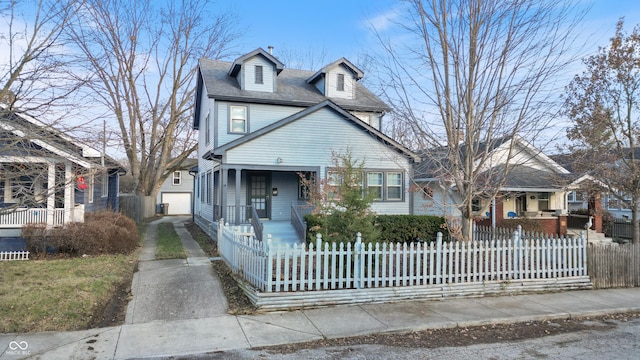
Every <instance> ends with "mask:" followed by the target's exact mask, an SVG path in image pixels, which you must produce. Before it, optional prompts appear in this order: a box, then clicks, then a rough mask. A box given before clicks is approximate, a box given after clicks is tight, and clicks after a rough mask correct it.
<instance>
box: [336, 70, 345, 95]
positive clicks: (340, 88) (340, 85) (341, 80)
mask: <svg viewBox="0 0 640 360" xmlns="http://www.w3.org/2000/svg"><path fill="white" fill-rule="evenodd" d="M337 75H338V78H337V81H336V90H337V91H344V74H337Z"/></svg>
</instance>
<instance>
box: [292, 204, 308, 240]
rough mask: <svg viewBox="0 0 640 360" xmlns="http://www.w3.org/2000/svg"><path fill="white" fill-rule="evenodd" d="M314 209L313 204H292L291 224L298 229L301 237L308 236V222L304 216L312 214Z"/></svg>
mask: <svg viewBox="0 0 640 360" xmlns="http://www.w3.org/2000/svg"><path fill="white" fill-rule="evenodd" d="M312 211H313V205H296V204H291V225H293V228H294V229H296V233H297V234H298V238H299V239H305V238H306V237H307V222H306V221H304V216H305V215H307V214H311V212H312Z"/></svg>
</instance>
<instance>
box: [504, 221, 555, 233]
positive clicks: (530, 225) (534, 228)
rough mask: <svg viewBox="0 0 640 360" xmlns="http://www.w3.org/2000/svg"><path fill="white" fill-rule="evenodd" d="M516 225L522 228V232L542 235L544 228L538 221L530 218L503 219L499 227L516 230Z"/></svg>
mask: <svg viewBox="0 0 640 360" xmlns="http://www.w3.org/2000/svg"><path fill="white" fill-rule="evenodd" d="M518 225H520V226H522V230H524V231H527V232H535V233H541V234H542V233H544V228H543V227H542V224H540V223H539V222H538V221H536V220H534V219H531V218H525V217H523V218H515V219H504V220H503V223H502V225H500V226H501V227H506V228H508V229H514V230H515V229H517V228H518Z"/></svg>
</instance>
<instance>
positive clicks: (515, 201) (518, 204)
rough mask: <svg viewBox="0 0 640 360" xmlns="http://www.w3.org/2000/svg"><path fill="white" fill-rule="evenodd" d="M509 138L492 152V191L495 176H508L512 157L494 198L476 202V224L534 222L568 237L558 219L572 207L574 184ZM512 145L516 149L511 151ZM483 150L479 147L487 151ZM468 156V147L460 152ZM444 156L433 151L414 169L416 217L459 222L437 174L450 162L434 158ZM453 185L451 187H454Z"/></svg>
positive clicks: (522, 143)
mask: <svg viewBox="0 0 640 360" xmlns="http://www.w3.org/2000/svg"><path fill="white" fill-rule="evenodd" d="M511 139H512V138H511V137H505V138H502V139H499V140H498V141H496V142H495V143H494V144H493V145H492V148H491V149H488V151H489V153H490V156H489V158H490V159H491V161H489V163H491V167H490V168H487V169H486V174H487V176H486V178H487V179H489V180H488V181H489V183H488V184H487V185H488V186H489V187H490V186H492V185H491V184H490V182H491V179H492V177H496V176H497V175H496V174H501V173H503V172H504V171H503V170H504V166H506V165H505V161H506V159H507V154H508V152H511V154H512V158H511V160H510V161H509V166H510V169H509V172H508V176H507V177H506V178H505V179H504V182H503V183H502V186H501V187H500V189H499V194H498V196H497V197H496V198H495V199H491V198H489V197H482V196H479V197H478V198H477V199H475V200H474V203H473V210H474V215H475V217H476V218H477V222H479V223H481V224H485V225H489V224H495V225H497V226H500V224H501V223H502V222H503V221H504V220H505V219H509V218H530V219H533V220H535V221H538V222H540V223H541V224H542V226H543V228H544V229H545V231H547V232H549V233H561V234H563V233H564V232H566V221H565V223H564V226H561V221H560V220H559V218H558V216H559V215H563V216H564V215H566V214H567V210H568V202H567V197H566V190H565V188H566V186H567V184H568V183H569V181H570V172H569V171H568V170H567V169H565V168H564V167H562V166H561V165H559V164H558V163H557V162H555V161H554V160H552V159H551V158H550V157H548V156H547V155H545V154H544V153H542V151H540V150H539V149H537V148H535V147H534V146H533V145H531V144H530V143H528V142H527V141H525V140H524V139H522V138H520V137H515V138H513V144H512V142H511ZM512 145H513V147H512ZM483 146H484V145H481V147H483ZM462 149H463V150H462V151H464V146H463V147H462ZM438 153H442V154H446V151H444V149H437V150H434V151H431V152H430V154H431V155H430V157H431V160H429V157H426V158H425V159H424V161H423V162H422V163H421V164H420V166H419V167H418V168H417V170H416V177H415V182H416V186H417V187H418V189H417V190H418V191H415V192H414V202H413V206H414V209H413V212H414V213H415V214H429V215H437V216H445V217H452V218H455V217H460V211H459V210H458V208H457V207H456V204H459V201H457V200H456V198H455V195H454V192H453V190H454V189H452V188H451V187H447V186H443V185H442V181H441V179H440V178H439V177H438V175H437V172H438V170H437V167H436V166H434V164H435V163H437V164H438V166H446V160H445V159H444V158H443V159H438V160H437V161H433V154H438ZM450 186H453V185H450Z"/></svg>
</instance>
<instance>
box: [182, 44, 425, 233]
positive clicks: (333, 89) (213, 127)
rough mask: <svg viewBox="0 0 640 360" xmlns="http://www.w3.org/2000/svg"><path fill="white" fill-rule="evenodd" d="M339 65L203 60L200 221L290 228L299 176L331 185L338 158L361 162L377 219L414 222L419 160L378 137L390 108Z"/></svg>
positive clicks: (264, 57) (256, 58)
mask: <svg viewBox="0 0 640 360" xmlns="http://www.w3.org/2000/svg"><path fill="white" fill-rule="evenodd" d="M363 76H364V74H363V72H362V70H360V69H358V67H356V66H355V65H354V64H352V63H351V62H349V61H348V60H347V59H344V58H341V59H339V60H337V61H335V62H332V63H331V64H329V65H327V66H325V67H323V68H322V69H320V70H318V71H305V70H296V69H286V68H285V66H284V64H283V63H281V62H280V61H279V60H278V59H277V58H276V57H274V56H273V55H272V54H271V53H270V52H266V51H265V50H263V49H261V48H258V49H256V50H254V51H252V52H250V53H248V54H246V55H243V56H241V57H239V58H237V59H236V60H235V61H233V62H224V61H213V60H209V59H201V60H200V62H199V73H198V78H197V91H196V99H195V101H196V104H195V116H194V123H193V126H194V128H195V129H198V130H199V140H198V144H199V145H198V176H197V179H196V194H195V205H194V217H195V218H196V221H197V222H198V223H199V224H201V226H203V227H204V228H209V227H210V225H211V224H212V223H215V222H217V221H218V220H219V219H224V221H225V222H229V223H247V222H248V220H249V219H251V220H256V218H259V219H261V220H262V221H263V222H265V221H291V219H292V213H293V212H294V210H293V209H294V208H295V206H296V205H301V204H305V203H306V202H307V200H306V199H305V198H304V191H301V188H302V187H303V186H302V184H301V180H300V179H301V176H302V177H311V176H313V177H314V178H315V179H327V177H328V175H329V174H330V173H331V169H332V166H334V165H333V162H332V153H336V152H337V153H346V152H347V151H348V152H350V153H351V154H352V156H353V157H354V158H355V159H357V160H359V161H363V162H364V164H365V168H366V169H365V174H364V176H363V186H364V187H366V188H369V189H371V190H372V191H375V192H376V193H377V194H378V196H377V198H376V200H375V202H374V203H373V205H372V210H373V211H375V212H376V213H379V214H409V213H410V212H411V194H410V193H409V184H410V179H411V177H412V176H411V171H412V170H411V169H412V164H413V163H414V162H416V161H419V157H418V156H417V155H416V154H414V153H413V152H411V151H410V150H408V149H406V148H405V147H403V146H401V145H400V144H399V143H397V142H396V141H394V140H393V139H391V138H390V137H388V136H386V135H385V134H383V133H382V132H381V131H380V124H381V122H382V119H383V116H384V114H385V113H386V112H388V111H390V109H389V107H388V106H387V105H386V104H385V103H384V102H383V101H382V100H380V99H379V98H378V97H377V96H376V95H374V94H373V93H372V92H371V91H369V90H367V89H366V88H365V87H364V86H363V85H362V84H361V83H360V82H359V80H360V79H362V77H363Z"/></svg>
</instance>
